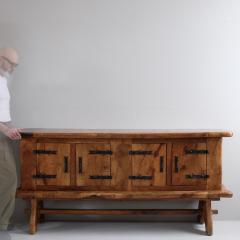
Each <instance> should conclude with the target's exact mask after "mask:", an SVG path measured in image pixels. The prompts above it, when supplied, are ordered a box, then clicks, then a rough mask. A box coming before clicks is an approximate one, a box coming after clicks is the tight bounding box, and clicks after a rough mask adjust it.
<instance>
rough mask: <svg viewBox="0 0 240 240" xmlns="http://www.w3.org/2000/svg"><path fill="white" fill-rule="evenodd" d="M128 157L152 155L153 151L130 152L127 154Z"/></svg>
mask: <svg viewBox="0 0 240 240" xmlns="http://www.w3.org/2000/svg"><path fill="white" fill-rule="evenodd" d="M128 153H129V154H130V155H152V154H153V151H145V150H131V151H129V152H128Z"/></svg>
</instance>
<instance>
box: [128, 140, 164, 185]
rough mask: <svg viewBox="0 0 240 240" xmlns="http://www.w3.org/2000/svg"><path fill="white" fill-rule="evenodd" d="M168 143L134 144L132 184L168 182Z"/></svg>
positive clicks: (132, 152)
mask: <svg viewBox="0 0 240 240" xmlns="http://www.w3.org/2000/svg"><path fill="white" fill-rule="evenodd" d="M166 150H167V149H166V144H132V151H131V152H130V154H131V156H132V176H130V178H131V179H132V186H133V188H134V187H150V186H164V185H165V184H166Z"/></svg>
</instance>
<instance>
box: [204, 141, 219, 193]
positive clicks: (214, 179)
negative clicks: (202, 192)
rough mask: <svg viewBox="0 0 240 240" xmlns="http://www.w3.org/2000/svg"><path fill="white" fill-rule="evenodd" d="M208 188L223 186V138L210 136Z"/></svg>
mask: <svg viewBox="0 0 240 240" xmlns="http://www.w3.org/2000/svg"><path fill="white" fill-rule="evenodd" d="M207 148H208V151H209V154H208V156H207V172H208V174H209V179H208V180H207V189H209V190H220V189H221V186H222V138H208V139H207Z"/></svg>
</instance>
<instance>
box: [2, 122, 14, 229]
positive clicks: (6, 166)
mask: <svg viewBox="0 0 240 240" xmlns="http://www.w3.org/2000/svg"><path fill="white" fill-rule="evenodd" d="M6 124H9V123H6ZM11 141H12V140H11V139H9V138H8V137H6V136H5V135H4V134H3V133H1V132H0V230H6V229H7V226H8V224H9V222H10V219H11V217H12V214H13V212H14V208H15V194H16V188H17V171H16V162H15V159H14V154H13V149H12V146H11Z"/></svg>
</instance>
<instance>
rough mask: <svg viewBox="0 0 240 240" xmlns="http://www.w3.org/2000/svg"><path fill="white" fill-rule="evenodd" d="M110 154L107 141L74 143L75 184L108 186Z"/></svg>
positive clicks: (109, 179)
mask: <svg viewBox="0 0 240 240" xmlns="http://www.w3.org/2000/svg"><path fill="white" fill-rule="evenodd" d="M111 155H112V151H111V147H110V144H107V143H106V144H105V143H83V144H76V177H77V186H99V187H101V186H110V183H111V179H112V177H111V169H110V166H111V164H110V162H111Z"/></svg>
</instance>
